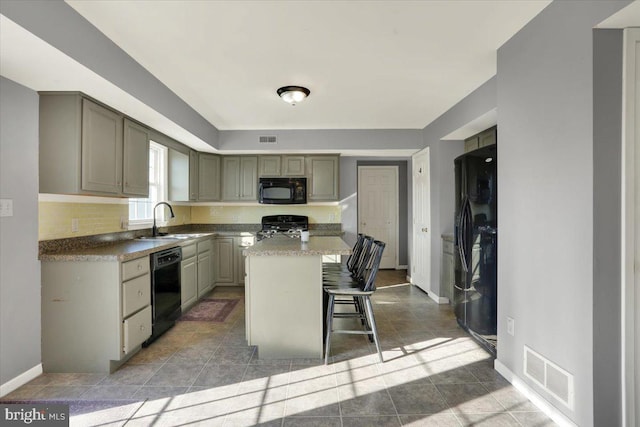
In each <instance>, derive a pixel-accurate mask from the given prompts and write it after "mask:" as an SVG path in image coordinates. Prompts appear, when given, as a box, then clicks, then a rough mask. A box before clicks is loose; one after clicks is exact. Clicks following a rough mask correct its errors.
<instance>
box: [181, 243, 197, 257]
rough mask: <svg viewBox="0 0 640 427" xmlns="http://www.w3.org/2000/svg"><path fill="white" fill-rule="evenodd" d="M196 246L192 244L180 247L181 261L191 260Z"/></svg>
mask: <svg viewBox="0 0 640 427" xmlns="http://www.w3.org/2000/svg"><path fill="white" fill-rule="evenodd" d="M196 250H197V249H196V244H195V243H192V244H190V245H187V246H183V247H182V259H187V258H191V257H192V256H195V254H196Z"/></svg>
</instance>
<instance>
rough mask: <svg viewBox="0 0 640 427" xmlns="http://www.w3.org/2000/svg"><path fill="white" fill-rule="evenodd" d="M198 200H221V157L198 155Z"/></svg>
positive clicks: (205, 154)
mask: <svg viewBox="0 0 640 427" xmlns="http://www.w3.org/2000/svg"><path fill="white" fill-rule="evenodd" d="M198 200H209V201H216V200H220V157H218V156H216V155H215V154H207V153H199V154H198Z"/></svg>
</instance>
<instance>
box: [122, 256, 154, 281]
mask: <svg viewBox="0 0 640 427" xmlns="http://www.w3.org/2000/svg"><path fill="white" fill-rule="evenodd" d="M147 273H149V257H144V258H138V259H133V260H131V261H127V262H123V263H122V281H123V282H126V281H127V280H129V279H133V278H134V277H138V276H142V275H143V274H147Z"/></svg>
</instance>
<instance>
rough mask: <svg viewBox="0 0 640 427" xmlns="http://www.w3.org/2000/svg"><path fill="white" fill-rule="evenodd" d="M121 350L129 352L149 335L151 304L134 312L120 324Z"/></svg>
mask: <svg viewBox="0 0 640 427" xmlns="http://www.w3.org/2000/svg"><path fill="white" fill-rule="evenodd" d="M122 336H123V343H122V345H123V347H122V350H123V352H124V353H125V354H126V353H129V352H130V351H131V350H133V349H135V348H136V347H138V346H139V345H140V344H142V343H143V342H145V341H146V339H147V338H149V337H150V336H151V306H147V307H146V308H145V309H144V310H142V311H140V312H138V313H136V314H134V315H133V316H131V317H129V318H128V319H126V320H125V321H124V322H123V324H122Z"/></svg>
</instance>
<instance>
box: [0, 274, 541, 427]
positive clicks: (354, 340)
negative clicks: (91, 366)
mask: <svg viewBox="0 0 640 427" xmlns="http://www.w3.org/2000/svg"><path fill="white" fill-rule="evenodd" d="M211 296H213V297H216V298H236V297H240V298H242V297H243V290H242V289H237V288H224V287H219V288H216V289H214V291H213V292H212V295H211ZM373 300H374V310H375V315H376V320H377V323H378V327H379V333H380V338H381V341H382V345H383V350H384V357H385V363H379V360H378V357H377V354H376V353H375V347H374V346H373V345H372V344H370V343H369V342H368V340H367V339H366V338H365V337H363V336H353V335H351V336H349V335H336V336H335V338H334V339H333V340H332V354H333V360H332V363H331V364H329V365H327V366H325V365H323V364H322V362H321V361H320V360H276V361H266V360H261V359H259V358H258V354H257V350H256V349H255V348H253V347H249V346H247V345H246V342H245V339H244V304H243V302H244V300H242V301H241V303H240V304H238V306H236V308H235V309H234V311H233V312H232V313H231V315H230V316H229V318H228V319H227V321H226V322H224V323H205V322H202V323H201V322H179V323H178V324H177V325H176V326H175V327H174V328H173V329H171V330H170V331H169V332H168V333H166V334H165V335H164V336H162V337H161V338H160V339H159V340H158V341H156V342H155V343H154V344H152V345H151V346H149V347H148V348H145V349H142V350H141V351H140V352H139V353H138V354H137V355H136V356H134V357H133V358H132V359H131V360H130V361H129V362H128V363H127V364H126V365H124V366H123V367H122V368H121V369H120V370H118V371H117V372H115V373H114V374H111V375H101V374H97V375H96V374H44V375H42V376H40V377H38V378H36V379H35V380H33V381H31V382H30V383H29V384H27V385H25V386H23V387H21V388H19V389H18V390H16V391H14V392H13V393H11V394H9V395H7V396H5V397H4V398H3V399H1V400H5V401H6V400H11V399H30V400H46V401H55V402H67V403H69V404H70V409H71V414H72V417H71V425H77V426H83V427H84V426H92V425H100V426H110V425H117V426H122V425H127V426H151V425H153V426H178V425H203V426H234V427H235V426H255V425H261V426H287V427H289V426H322V427H324V426H343V427H347V426H372V425H376V426H400V425H410V426H468V425H469V426H470V425H474V426H480V425H483V426H492V427H493V426H536V427H542V426H552V425H554V423H553V422H552V421H551V420H550V419H548V418H547V417H546V416H545V415H544V414H542V413H541V412H539V411H538V410H537V408H536V407H535V406H534V405H533V404H531V403H530V402H529V401H528V400H527V399H526V398H525V397H523V396H522V395H521V394H520V393H519V392H518V391H517V390H515V389H514V388H513V387H511V386H510V385H509V383H507V382H506V381H505V380H504V379H502V377H500V376H499V375H498V374H497V373H496V372H495V371H494V370H493V361H492V359H491V357H490V356H489V355H488V354H487V353H486V352H484V350H482V349H481V348H480V347H479V346H478V345H477V344H476V343H475V342H474V341H472V340H471V339H470V338H469V337H468V336H467V335H466V334H465V333H464V332H463V331H462V330H461V329H460V328H458V327H457V325H456V322H455V319H454V317H453V314H452V310H451V309H450V307H448V306H444V305H437V304H435V303H434V302H433V301H432V300H431V299H429V298H428V297H427V296H426V294H424V293H423V292H422V291H420V290H419V289H418V288H416V287H414V286H411V285H407V284H404V285H397V286H386V287H382V288H380V289H378V290H377V291H376V293H375V295H374V298H373ZM347 320H352V319H347Z"/></svg>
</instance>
